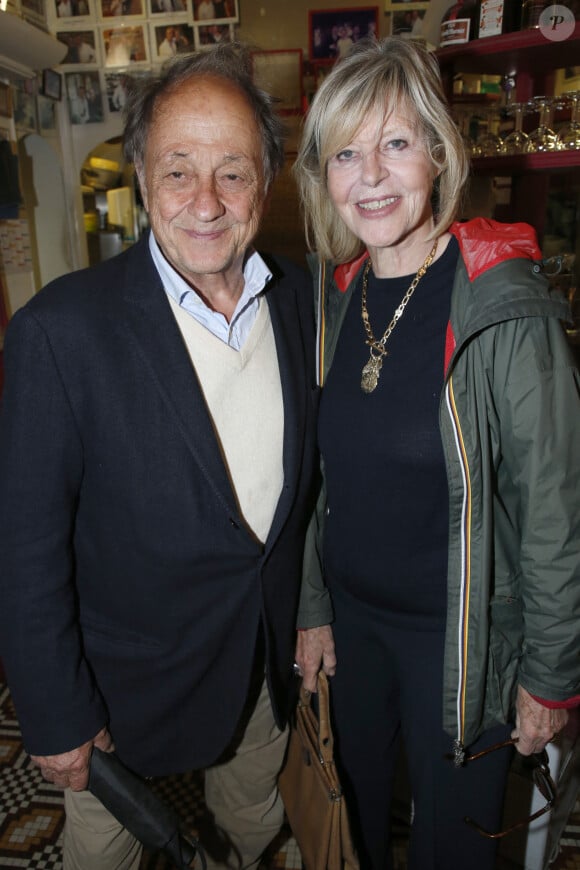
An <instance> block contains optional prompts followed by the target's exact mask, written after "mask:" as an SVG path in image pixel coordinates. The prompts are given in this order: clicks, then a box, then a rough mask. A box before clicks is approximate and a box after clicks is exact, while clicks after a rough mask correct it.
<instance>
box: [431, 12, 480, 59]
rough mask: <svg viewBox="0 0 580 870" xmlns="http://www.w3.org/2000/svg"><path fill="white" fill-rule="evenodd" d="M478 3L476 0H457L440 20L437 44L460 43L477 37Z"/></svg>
mask: <svg viewBox="0 0 580 870" xmlns="http://www.w3.org/2000/svg"><path fill="white" fill-rule="evenodd" d="M478 31H479V4H478V2H477V0H457V2H456V3H453V5H452V6H450V7H449V9H448V10H447V12H446V13H445V15H444V16H443V18H442V20H441V31H440V34H441V35H440V40H439V46H440V47H441V48H444V47H445V46H447V45H461V44H462V43H465V42H469V41H470V40H472V39H477V34H478Z"/></svg>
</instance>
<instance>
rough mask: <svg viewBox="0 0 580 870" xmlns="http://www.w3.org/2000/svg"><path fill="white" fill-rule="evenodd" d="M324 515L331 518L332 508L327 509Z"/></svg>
mask: <svg viewBox="0 0 580 870" xmlns="http://www.w3.org/2000/svg"><path fill="white" fill-rule="evenodd" d="M324 515H325V516H327V517H329V516H330V508H329V507H327V508H326V510H325V511H324Z"/></svg>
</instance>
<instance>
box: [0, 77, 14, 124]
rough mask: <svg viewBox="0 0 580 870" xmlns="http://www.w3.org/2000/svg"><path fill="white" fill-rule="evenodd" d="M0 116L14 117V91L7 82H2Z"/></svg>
mask: <svg viewBox="0 0 580 870" xmlns="http://www.w3.org/2000/svg"><path fill="white" fill-rule="evenodd" d="M0 117H2V118H11V117H12V91H11V88H10V85H8V84H6V83H5V82H0Z"/></svg>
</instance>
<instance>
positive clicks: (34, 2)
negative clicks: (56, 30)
mask: <svg viewBox="0 0 580 870" xmlns="http://www.w3.org/2000/svg"><path fill="white" fill-rule="evenodd" d="M20 14H21V15H22V18H24V20H25V21H28V22H29V23H30V24H34V25H35V26H36V27H38V28H40V29H41V30H48V25H47V21H46V5H45V0H20Z"/></svg>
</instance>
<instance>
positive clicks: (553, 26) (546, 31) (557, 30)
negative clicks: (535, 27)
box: [539, 3, 576, 42]
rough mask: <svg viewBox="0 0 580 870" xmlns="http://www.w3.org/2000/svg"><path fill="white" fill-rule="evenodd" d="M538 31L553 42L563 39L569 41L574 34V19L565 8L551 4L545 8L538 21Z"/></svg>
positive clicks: (558, 4) (570, 11) (571, 13)
mask: <svg viewBox="0 0 580 870" xmlns="http://www.w3.org/2000/svg"><path fill="white" fill-rule="evenodd" d="M539 25H540V31H541V33H542V34H543V35H544V36H545V37H546V39H551V40H552V41H553V42H561V41H562V40H563V39H569V38H570V37H571V36H572V34H573V33H574V28H575V26H576V19H575V18H574V13H573V12H572V10H571V9H568V7H567V6H562V5H561V4H560V3H553V4H552V5H550V6H547V7H546V8H545V9H544V11H543V12H542V14H541V15H540V20H539Z"/></svg>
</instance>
